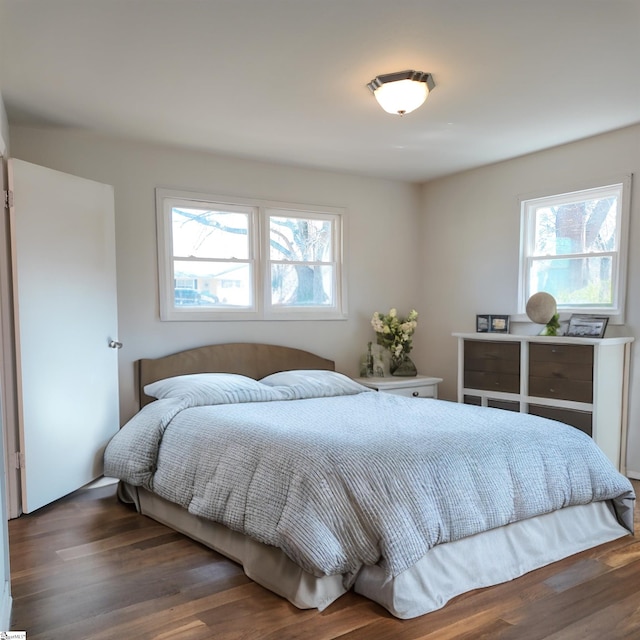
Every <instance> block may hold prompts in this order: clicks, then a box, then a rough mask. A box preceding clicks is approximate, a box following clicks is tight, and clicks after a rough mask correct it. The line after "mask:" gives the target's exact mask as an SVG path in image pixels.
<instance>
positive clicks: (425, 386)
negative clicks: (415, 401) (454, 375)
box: [354, 376, 442, 398]
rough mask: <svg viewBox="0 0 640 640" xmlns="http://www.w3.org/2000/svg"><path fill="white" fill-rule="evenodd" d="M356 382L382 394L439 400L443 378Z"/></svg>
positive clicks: (365, 380) (362, 380)
mask: <svg viewBox="0 0 640 640" xmlns="http://www.w3.org/2000/svg"><path fill="white" fill-rule="evenodd" d="M354 380H355V381H356V382H359V383H360V384H362V385H364V386H365V387H369V388H370V389H375V390H376V391H380V392H382V393H393V394H395V395H397V396H407V397H408V398H437V397H438V385H439V384H440V383H441V382H442V378H431V377H429V376H414V377H411V378H403V377H400V376H398V377H396V378H393V377H391V378H354Z"/></svg>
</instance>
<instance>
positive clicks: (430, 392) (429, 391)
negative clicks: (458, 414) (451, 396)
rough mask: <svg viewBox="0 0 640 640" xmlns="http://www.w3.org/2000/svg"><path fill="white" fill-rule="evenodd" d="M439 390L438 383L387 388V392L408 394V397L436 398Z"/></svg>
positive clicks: (398, 394)
mask: <svg viewBox="0 0 640 640" xmlns="http://www.w3.org/2000/svg"><path fill="white" fill-rule="evenodd" d="M437 392H438V387H437V385H433V384H429V385H424V386H422V387H400V388H396V389H385V393H392V394H394V395H396V396H406V397H407V398H436V397H437V395H438V394H437Z"/></svg>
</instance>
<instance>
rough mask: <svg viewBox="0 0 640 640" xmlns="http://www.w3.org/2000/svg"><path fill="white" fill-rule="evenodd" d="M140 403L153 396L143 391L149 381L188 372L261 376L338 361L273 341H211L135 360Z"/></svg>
mask: <svg viewBox="0 0 640 640" xmlns="http://www.w3.org/2000/svg"><path fill="white" fill-rule="evenodd" d="M136 365H137V369H138V376H137V377H138V394H139V395H138V397H139V398H140V407H143V406H144V405H146V404H149V403H150V402H153V400H154V398H151V397H149V396H147V395H145V393H144V387H145V385H147V384H150V383H152V382H155V381H156V380H162V379H164V378H170V377H172V376H181V375H186V374H189V373H215V372H224V373H239V374H241V375H243V376H248V377H250V378H254V379H256V380H259V379H260V378H264V377H265V376H268V375H269V374H271V373H276V371H291V370H292V369H329V370H331V371H333V370H334V369H335V362H334V361H333V360H327V359H326V358H323V357H321V356H317V355H315V354H314V353H310V352H309V351H302V350H301V349H292V348H291V347H281V346H278V345H272V344H258V343H251V342H236V343H229V344H212V345H209V346H206V347H198V348H197V349H188V350H187V351H180V352H179V353H174V354H172V355H169V356H165V357H163V358H154V359H150V358H145V359H142V360H138V361H137V362H136Z"/></svg>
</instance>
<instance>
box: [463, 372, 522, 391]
mask: <svg viewBox="0 0 640 640" xmlns="http://www.w3.org/2000/svg"><path fill="white" fill-rule="evenodd" d="M464 386H465V388H466V389H483V390H485V391H502V392H504V393H520V376H519V375H517V374H514V373H494V372H485V371H466V370H465V372H464Z"/></svg>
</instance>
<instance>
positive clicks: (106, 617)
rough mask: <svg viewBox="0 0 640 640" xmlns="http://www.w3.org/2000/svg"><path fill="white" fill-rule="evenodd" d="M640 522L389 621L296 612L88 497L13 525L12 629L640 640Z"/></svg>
mask: <svg viewBox="0 0 640 640" xmlns="http://www.w3.org/2000/svg"><path fill="white" fill-rule="evenodd" d="M634 487H635V490H636V492H637V493H639V494H640V482H634ZM639 511H640V510H639V509H638V505H636V512H635V521H636V531H637V533H636V536H635V537H631V536H627V537H625V538H622V539H621V540H618V541H615V542H611V543H608V544H606V545H603V546H600V547H598V548H596V549H593V550H590V551H586V552H583V553H581V554H578V555H576V556H573V557H572V558H568V559H566V560H563V561H561V562H558V563H555V564H553V565H550V566H548V567H544V568H542V569H539V570H537V571H534V572H532V573H529V574H527V575H525V576H523V577H521V578H518V579H517V580H513V581H511V582H508V583H505V584H502V585H498V586H495V587H490V588H487V589H481V590H477V591H474V592H472V593H468V594H465V595H462V596H460V597H458V598H456V599H455V600H453V601H452V602H450V603H449V604H448V605H447V606H445V607H444V608H443V609H441V610H439V611H435V612H433V613H430V614H428V615H425V616H422V617H420V618H415V619H413V620H397V619H395V618H393V617H392V616H391V615H389V614H388V613H387V612H386V611H385V610H384V609H382V608H381V607H380V606H378V605H376V604H374V603H372V602H370V601H368V600H366V599H365V598H362V597H360V596H358V595H355V594H353V593H349V594H347V595H345V596H343V597H342V598H340V599H339V600H338V601H337V602H335V603H334V604H333V605H331V606H330V607H329V608H328V609H327V610H326V611H324V612H322V613H319V612H317V611H300V610H298V609H296V608H295V607H293V606H292V605H290V604H289V603H288V602H286V601H285V600H283V599H281V598H279V597H278V596H276V595H274V594H272V593H270V592H269V591H267V590H266V589H263V588H262V587H260V586H258V585H257V584H255V583H253V582H252V581H251V580H249V579H248V578H247V577H246V576H245V575H244V573H243V572H242V570H241V569H240V567H239V566H237V565H235V564H234V563H233V562H231V561H229V560H226V559H225V558H223V557H222V556H220V555H218V554H216V553H214V552H212V551H210V550H208V549H206V548H205V547H203V546H201V545H199V544H197V543H195V542H192V541H191V540H188V539H187V538H185V537H183V536H181V535H180V534H177V533H174V532H173V531H171V530H170V529H168V528H166V527H164V526H162V525H160V524H157V523H155V522H154V521H152V520H150V519H148V518H146V517H144V516H140V515H138V514H137V513H135V512H134V511H133V510H132V509H131V508H130V507H128V506H125V505H123V504H120V503H118V501H117V500H116V498H115V487H114V486H113V485H112V486H107V487H102V488H99V489H91V490H85V491H80V492H76V493H74V494H72V495H71V496H68V497H67V498H65V499H63V500H60V501H58V502H56V503H54V504H53V505H50V506H48V507H44V508H43V509H40V510H39V511H37V512H36V513H34V514H31V515H26V516H22V517H20V518H18V519H16V520H11V521H10V522H9V539H10V553H11V576H12V578H11V579H12V591H13V598H14V600H13V618H12V629H13V630H26V631H27V638H28V639H29V640H44V639H52V640H53V639H54V638H55V639H56V640H58V639H60V638H64V639H65V640H115V639H123V640H124V639H125V638H135V639H136V640H146V639H151V638H153V639H156V640H169V639H172V640H175V639H180V640H204V639H209V638H215V639H216V640H254V639H255V640H286V639H293V638H296V639H298V640H330V639H333V638H341V639H342V640H364V639H366V640H447V639H450V638H456V639H469V640H470V639H474V640H475V639H482V638H486V639H488V640H489V639H490V640H494V639H501V640H509V639H513V640H516V639H517V640H539V639H545V640H560V639H563V640H565V639H573V638H575V639H579V640H590V639H593V640H609V639H614V638H636V639H637V638H640V517H639Z"/></svg>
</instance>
